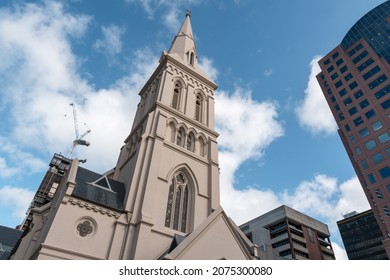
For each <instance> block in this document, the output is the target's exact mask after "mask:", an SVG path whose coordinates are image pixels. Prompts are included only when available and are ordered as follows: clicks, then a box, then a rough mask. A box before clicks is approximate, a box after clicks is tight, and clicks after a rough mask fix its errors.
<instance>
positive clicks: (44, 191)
mask: <svg viewBox="0 0 390 280" xmlns="http://www.w3.org/2000/svg"><path fill="white" fill-rule="evenodd" d="M216 89H217V85H216V84H215V83H214V82H213V81H212V80H211V79H210V78H209V77H207V75H206V74H205V73H203V72H202V70H201V69H200V68H199V65H198V54H197V51H196V48H195V42H194V37H193V33H192V27H191V22H190V15H189V13H187V15H186V18H185V20H184V22H183V24H182V26H181V28H180V30H179V32H178V34H177V35H176V37H175V38H174V41H173V42H172V45H171V47H170V49H169V51H168V52H163V53H162V55H161V58H160V63H159V65H158V67H157V68H156V70H155V71H154V73H153V74H152V75H151V77H150V78H149V80H148V81H147V82H146V84H145V86H144V87H143V88H142V89H141V91H140V93H139V95H140V103H139V104H138V108H137V112H136V115H135V119H134V123H133V127H132V129H131V132H130V134H129V136H128V137H127V138H126V140H125V142H124V145H123V146H122V148H121V150H120V153H119V157H118V161H117V164H116V166H115V167H114V168H113V169H112V170H110V171H108V172H106V173H105V174H98V173H96V172H93V171H91V170H88V169H85V168H83V167H81V166H79V161H78V159H72V160H70V159H67V158H64V157H62V156H60V155H55V156H54V158H53V161H52V163H51V165H50V166H51V168H50V169H49V171H48V172H47V174H46V176H45V178H44V180H43V181H42V184H41V186H40V188H39V190H38V192H37V195H36V197H35V199H36V200H37V197H38V196H39V195H40V199H41V200H40V203H37V204H35V206H34V207H32V208H31V210H30V212H29V215H28V217H27V219H26V222H25V224H24V228H25V230H24V233H23V237H22V238H21V240H20V242H19V244H18V246H17V247H16V250H15V251H14V252H13V255H12V259H110V260H120V259H257V258H258V248H257V246H255V245H254V244H253V243H251V241H249V240H248V238H246V237H245V235H244V234H243V233H242V232H241V230H240V229H239V228H238V227H237V226H236V225H235V224H234V222H232V221H231V220H230V219H229V218H228V217H227V215H226V213H225V212H224V210H223V209H222V207H221V206H220V186H219V167H218V147H217V137H218V133H217V132H216V131H215V129H214V115H215V113H214V102H215V95H214V91H215V90H216ZM38 193H39V195H38Z"/></svg>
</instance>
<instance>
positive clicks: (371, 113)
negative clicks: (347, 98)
mask: <svg viewBox="0 0 390 280" xmlns="http://www.w3.org/2000/svg"><path fill="white" fill-rule="evenodd" d="M364 114H365V115H366V118H367V120H369V119H371V118H372V117H375V116H376V113H375V111H374V109H371V110H370V111H367V112H366V113H364Z"/></svg>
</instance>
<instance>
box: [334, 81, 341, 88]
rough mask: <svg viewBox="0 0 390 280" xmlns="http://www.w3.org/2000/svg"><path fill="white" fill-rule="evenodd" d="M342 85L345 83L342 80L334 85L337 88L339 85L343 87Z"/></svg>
mask: <svg viewBox="0 0 390 280" xmlns="http://www.w3.org/2000/svg"><path fill="white" fill-rule="evenodd" d="M342 85H343V82H342V81H341V80H340V81H338V82H337V83H335V84H334V86H335V87H336V88H339V87H341V86H342Z"/></svg>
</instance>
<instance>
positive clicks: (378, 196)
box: [375, 189, 383, 199]
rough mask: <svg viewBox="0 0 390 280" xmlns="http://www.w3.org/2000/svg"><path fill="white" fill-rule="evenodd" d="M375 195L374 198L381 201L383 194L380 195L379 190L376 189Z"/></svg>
mask: <svg viewBox="0 0 390 280" xmlns="http://www.w3.org/2000/svg"><path fill="white" fill-rule="evenodd" d="M375 194H376V197H377V198H379V199H383V194H382V191H381V190H380V189H377V190H376V191H375Z"/></svg>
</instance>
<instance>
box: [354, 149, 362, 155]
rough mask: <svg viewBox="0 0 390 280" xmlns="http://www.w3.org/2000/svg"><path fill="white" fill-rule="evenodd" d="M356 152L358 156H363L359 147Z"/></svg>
mask: <svg viewBox="0 0 390 280" xmlns="http://www.w3.org/2000/svg"><path fill="white" fill-rule="evenodd" d="M355 152H356V154H357V155H358V156H361V155H362V150H361V149H360V148H359V147H356V148H355Z"/></svg>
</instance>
